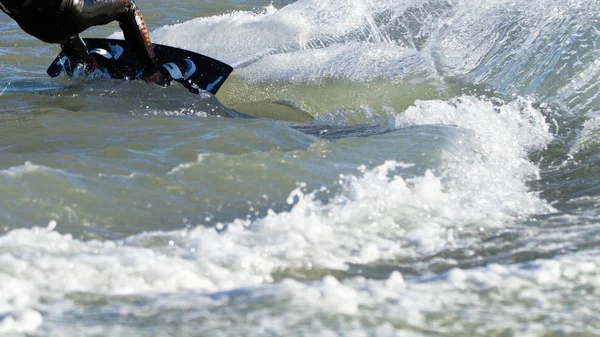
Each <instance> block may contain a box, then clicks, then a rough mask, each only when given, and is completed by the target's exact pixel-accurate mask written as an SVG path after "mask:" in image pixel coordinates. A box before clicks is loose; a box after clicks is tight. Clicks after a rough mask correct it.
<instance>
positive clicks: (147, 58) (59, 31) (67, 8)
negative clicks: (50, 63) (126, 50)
mask: <svg viewBox="0 0 600 337" xmlns="http://www.w3.org/2000/svg"><path fill="white" fill-rule="evenodd" d="M0 9H2V11H3V12H5V13H6V14H8V16H10V17H11V18H12V19H14V20H15V21H16V22H17V23H18V24H19V26H20V27H21V28H22V29H23V30H24V31H25V32H26V33H28V34H29V35H32V36H34V37H36V38H38V39H40V40H41V41H43V42H46V43H58V44H60V47H61V49H62V51H63V53H64V54H65V55H66V56H67V57H68V58H69V60H71V62H73V63H74V64H78V65H81V66H83V67H84V68H85V70H86V71H87V72H90V73H91V72H93V71H94V70H95V69H96V68H97V64H96V61H95V60H94V58H93V57H92V56H91V55H90V54H88V52H87V48H86V46H85V43H84V42H83V40H82V39H81V38H80V37H79V34H80V33H81V32H83V31H85V30H86V29H88V28H90V27H92V26H101V25H105V24H108V23H110V22H112V21H118V22H119V27H120V28H121V30H122V31H123V35H124V37H125V41H127V43H128V44H129V46H130V47H131V49H132V50H133V52H134V53H135V55H136V57H137V59H138V61H139V63H140V66H141V67H142V69H143V70H142V75H141V77H142V79H144V80H145V81H146V82H150V83H160V82H161V78H162V76H161V73H160V72H159V67H158V65H157V62H156V56H155V55H154V51H153V50H152V45H151V43H150V37H149V36H148V29H147V28H146V23H145V22H144V19H143V18H142V14H141V13H140V10H139V8H138V7H137V5H136V4H135V2H134V1H133V0H0Z"/></svg>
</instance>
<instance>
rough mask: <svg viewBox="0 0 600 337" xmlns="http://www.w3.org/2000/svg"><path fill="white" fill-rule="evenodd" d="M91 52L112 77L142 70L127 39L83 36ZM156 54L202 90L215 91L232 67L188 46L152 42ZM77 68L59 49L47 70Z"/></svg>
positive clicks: (176, 76)
mask: <svg viewBox="0 0 600 337" xmlns="http://www.w3.org/2000/svg"><path fill="white" fill-rule="evenodd" d="M83 41H84V42H85V44H86V46H87V48H88V51H89V53H90V55H92V56H93V57H94V58H95V59H96V62H97V63H98V66H99V70H101V71H103V72H104V73H105V74H107V75H108V76H110V77H111V78H117V79H126V80H132V79H137V78H139V76H140V74H141V71H140V67H139V65H138V62H137V58H136V56H135V55H134V54H133V52H132V50H131V49H130V48H129V46H128V45H127V42H125V41H124V40H117V39H101V38H84V39H83ZM152 47H153V49H154V54H155V55H156V59H157V60H158V62H159V64H161V65H162V67H163V68H164V70H166V72H165V71H162V72H163V73H165V74H167V73H168V74H169V75H167V76H170V77H171V78H170V80H172V81H175V82H178V83H180V84H181V85H183V86H184V87H185V88H187V89H188V90H189V91H191V92H193V93H195V94H200V93H202V92H209V93H211V94H213V95H214V94H216V93H217V91H218V90H219V88H220V87H221V85H222V84H223V82H225V80H226V79H227V77H228V76H229V74H230V73H231V72H232V71H233V68H232V67H231V66H229V65H228V64H225V63H223V62H221V61H218V60H215V59H213V58H210V57H208V56H204V55H201V54H197V53H194V52H191V51H188V50H185V49H180V48H175V47H171V46H166V45H161V44H156V43H153V44H152ZM74 70H75V69H74V68H73V67H72V66H71V64H70V63H69V59H68V58H67V57H66V56H65V55H64V54H63V53H62V52H60V53H59V54H58V55H57V56H56V58H55V59H54V61H53V62H52V64H50V66H49V67H48V70H47V71H46V72H47V73H48V75H50V76H51V77H56V76H59V75H60V74H61V73H63V72H64V73H66V74H67V76H72V75H73V72H74Z"/></svg>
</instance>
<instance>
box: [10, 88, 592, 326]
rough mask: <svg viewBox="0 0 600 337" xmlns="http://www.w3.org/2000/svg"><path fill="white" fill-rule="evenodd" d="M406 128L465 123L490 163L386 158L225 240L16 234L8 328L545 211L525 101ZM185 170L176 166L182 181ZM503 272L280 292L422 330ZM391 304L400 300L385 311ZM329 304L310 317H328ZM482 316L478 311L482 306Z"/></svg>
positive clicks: (430, 109) (251, 280)
mask: <svg viewBox="0 0 600 337" xmlns="http://www.w3.org/2000/svg"><path fill="white" fill-rule="evenodd" d="M397 122H398V124H399V125H415V124H425V123H429V124H431V123H444V124H456V125H460V127H461V128H465V129H468V130H471V131H472V132H473V136H472V138H471V139H470V140H469V139H466V140H465V141H469V142H472V144H471V146H472V147H473V148H477V151H479V152H480V156H477V155H476V152H469V151H467V152H466V153H458V154H457V153H454V157H449V159H448V160H447V161H446V163H445V165H444V167H443V168H442V171H441V172H440V173H441V174H438V175H436V174H434V173H433V172H431V171H427V172H426V173H425V174H424V175H423V176H416V177H402V176H400V175H397V173H395V172H397V170H396V168H398V167H407V166H410V164H404V163H399V162H395V161H388V162H386V163H384V164H382V165H380V166H378V167H375V168H374V169H372V170H367V169H363V170H362V174H360V175H357V176H346V177H344V179H342V180H341V184H342V190H341V192H340V193H339V194H338V195H337V196H336V197H335V198H333V199H332V200H331V201H330V202H328V203H322V202H320V201H318V200H317V198H315V197H314V193H318V191H315V192H314V193H307V192H304V191H303V190H302V189H301V188H300V187H299V188H298V189H296V190H294V191H292V192H291V193H290V196H289V198H288V202H289V203H290V204H292V205H293V207H292V208H291V210H290V211H287V212H280V213H275V212H272V211H271V212H269V214H268V215H266V216H265V217H264V218H261V219H258V220H255V221H251V220H245V219H239V220H235V221H233V222H231V223H226V224H219V225H218V226H217V229H220V230H215V228H206V227H204V226H198V227H196V228H193V229H191V230H179V231H173V232H151V233H142V234H138V235H135V236H131V237H129V238H127V239H126V240H124V241H122V242H113V241H80V240H76V239H73V238H72V237H71V235H68V234H59V233H57V232H56V231H53V230H52V229H53V228H57V229H59V230H60V223H56V224H55V223H53V226H51V227H49V228H45V229H16V230H12V231H9V232H8V233H6V234H5V235H3V236H1V237H0V265H1V266H2V268H1V270H2V272H1V273H0V277H1V278H2V280H3V282H2V284H3V285H7V286H5V287H2V288H0V305H1V307H2V312H5V314H4V316H3V317H4V318H3V319H2V320H1V321H0V322H1V324H2V326H3V328H4V329H7V330H11V331H20V330H19V329H35V327H37V326H39V325H40V324H41V323H40V321H41V318H40V317H39V313H40V311H39V310H38V309H37V307H38V306H39V305H40V303H41V302H40V301H41V300H42V298H45V299H47V298H52V301H54V302H56V303H59V302H62V301H64V298H65V296H67V295H68V294H71V293H74V292H84V293H88V292H89V293H94V294H99V295H103V294H104V295H140V294H157V293H179V292H189V291H200V292H208V293H211V292H219V291H227V290H234V289H240V288H248V287H261V285H263V284H269V283H271V282H272V281H273V273H274V272H276V271H278V270H284V269H289V268H291V269H296V268H300V269H306V270H310V269H312V268H327V269H332V270H335V269H338V270H346V269H347V268H348V266H349V264H352V263H353V264H370V263H373V262H377V261H383V260H395V259H397V258H402V257H415V256H419V255H421V254H431V253H434V252H436V251H440V250H443V249H448V248H449V247H455V248H458V247H461V246H463V245H465V244H467V243H465V242H464V241H459V240H457V239H456V238H455V237H454V232H455V231H456V230H461V229H467V230H470V229H475V230H477V229H479V228H481V227H483V228H485V227H499V226H504V225H506V223H507V222H510V221H512V219H515V218H517V217H522V216H525V217H526V216H529V215H530V214H535V213H536V212H546V211H548V210H549V206H547V205H546V204H545V203H544V202H543V201H542V200H540V199H539V198H538V197H537V196H536V195H535V194H534V193H532V192H530V191H529V190H528V189H527V187H526V185H525V182H526V180H527V179H531V178H535V176H536V169H535V166H533V164H531V163H530V162H528V161H527V158H526V157H527V154H528V151H532V150H535V149H537V148H540V147H543V146H545V143H546V142H547V141H548V140H549V139H550V136H549V135H548V134H547V126H546V125H545V123H544V122H543V120H542V119H541V116H540V115H539V112H537V111H536V110H535V109H533V108H532V107H531V106H530V105H529V104H527V103H526V102H524V101H520V102H514V103H507V104H497V105H494V104H492V103H491V102H489V101H487V100H483V99H476V98H472V97H463V98H461V99H457V100H453V101H451V102H443V101H430V102H418V103H417V104H416V106H415V107H413V108H411V109H409V110H408V111H406V113H405V114H404V115H401V116H399V117H398V120H397ZM457 155H458V157H456V156H457ZM189 167H191V166H189V165H182V166H179V167H178V168H177V169H175V170H174V171H173V172H172V173H177V172H179V171H182V170H186V169H189ZM586 266H588V265H586ZM590 266H591V265H590ZM546 267H547V268H546ZM550 267H551V266H549V265H548V266H546V264H545V263H542V267H540V270H539V272H535V273H534V271H532V270H528V269H525V270H522V269H519V268H517V269H518V272H524V273H525V274H526V275H529V276H527V277H529V278H531V280H530V281H527V282H534V283H537V284H544V285H547V284H549V283H550V284H552V283H555V282H558V281H557V279H560V277H561V276H560V275H562V274H561V273H560V272H558V274H557V273H556V272H553V269H552V268H550ZM567 267H568V265H566V266H565V268H567ZM588 267H589V266H588ZM499 268H500V269H502V268H504V267H494V266H490V267H487V268H486V269H484V271H483V272H478V271H460V270H458V271H453V272H451V273H449V274H448V280H447V281H438V282H437V283H436V282H433V283H431V282H425V283H415V284H412V285H409V286H408V287H407V288H406V289H408V290H402V289H405V288H404V287H406V285H405V282H404V281H402V278H401V277H400V275H397V274H394V275H392V277H391V278H390V280H389V281H387V283H384V284H388V283H389V287H391V288H388V286H387V285H386V286H385V287H383V288H382V290H377V289H379V288H381V284H379V283H378V282H375V281H367V280H363V279H358V280H353V281H347V282H346V281H345V282H343V283H339V282H338V281H336V280H335V279H333V278H332V277H326V278H325V279H324V280H323V281H322V282H317V283H315V284H301V283H298V282H293V281H286V282H284V283H282V284H280V285H278V286H277V287H275V288H274V289H275V290H273V291H275V292H290V293H291V294H292V295H293V296H294V298H295V299H294V301H295V302H297V304H295V305H298V306H306V305H308V307H309V308H310V305H311V303H319V305H320V306H325V307H326V308H327V310H328V312H333V313H339V314H344V315H350V316H353V315H359V314H360V309H359V308H362V307H364V306H373V307H375V306H378V305H380V304H381V303H391V304H388V305H384V308H382V309H380V310H382V312H381V314H382V315H384V316H385V315H390V316H389V317H390V318H393V319H395V320H401V321H403V320H404V319H406V320H407V321H406V323H408V324H412V325H417V326H419V325H424V324H426V322H427V314H426V313H427V312H431V311H433V312H443V310H444V308H449V307H457V306H461V305H462V304H461V303H462V302H460V303H457V302H456V301H459V297H456V296H455V297H452V296H450V295H448V294H452V293H456V292H457V291H459V290H457V289H466V286H464V284H465V282H474V284H479V283H478V282H494V283H493V286H494V287H498V288H499V289H500V290H498V291H504V289H505V286H503V285H502V284H503V282H501V281H500V280H502V277H504V276H502V275H505V272H502V273H497V271H498V270H500V269H499ZM586 268H587V267H586ZM588 269H590V268H588ZM588 269H586V270H588ZM592 269H594V268H592ZM594 270H595V269H594ZM481 273H483V274H481ZM509 274H510V273H509ZM478 275H480V276H478ZM511 277H512V276H511ZM478 278H482V279H481V280H479V279H478ZM521 278H523V277H521ZM521 278H517V279H516V280H514V282H513V281H511V282H509V284H516V286H519V284H521V283H523V282H525V281H523V280H521ZM471 280H473V281H471ZM508 280H513V279H512V278H510V279H508ZM10 284H19V286H18V287H16V288H15V287H13V286H9V285H10ZM461 284H462V285H461ZM561 286H562V285H561ZM394 289H395V290H394ZM444 289H445V291H447V293H444V292H442V290H444ZM528 289H529V290H532V291H533V290H535V287H530V288H526V289H525V290H528ZM525 290H523V291H525ZM432 291H433V292H432ZM301 293H302V294H303V295H302V296H300V294H301ZM399 294H404V295H403V296H400V295H399ZM425 294H430V295H425ZM442 294H446V295H443V296H442ZM386 296H388V297H389V296H391V298H392V299H393V301H392V302H381V299H383V298H386ZM471 296H472V297H473V298H475V299H477V298H478V297H477V296H479V295H477V294H475V293H473V294H472V295H471ZM371 297H372V298H371ZM461 298H462V299H460V301H463V300H466V299H467V298H468V297H461ZM486 300H493V299H489V298H486ZM307 301H308V302H307ZM295 302H294V303H295ZM340 303H344V305H341V304H340ZM378 303H379V304H378ZM394 303H395V304H394ZM319 308H320V307H319ZM319 308H317V307H316V306H315V307H314V308H311V310H315V311H319V312H320V310H322V309H319ZM473 310H475V314H480V313H479V312H477V310H481V308H479V309H473ZM42 312H43V311H42ZM391 312H397V313H403V314H392V313H391ZM36 313H37V314H36ZM402 317H404V318H402Z"/></svg>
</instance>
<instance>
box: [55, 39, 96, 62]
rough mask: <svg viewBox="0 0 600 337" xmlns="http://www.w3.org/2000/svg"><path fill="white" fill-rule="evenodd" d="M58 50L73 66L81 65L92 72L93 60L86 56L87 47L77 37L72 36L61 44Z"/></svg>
mask: <svg viewBox="0 0 600 337" xmlns="http://www.w3.org/2000/svg"><path fill="white" fill-rule="evenodd" d="M60 48H61V49H62V51H63V53H65V55H66V56H67V57H68V58H69V60H71V62H73V63H74V64H81V65H83V66H85V67H86V69H87V70H92V68H93V64H94V59H93V58H92V56H91V55H90V54H88V51H87V47H86V46H85V43H84V42H83V41H82V40H81V38H80V37H79V35H75V36H72V37H70V38H68V39H67V40H65V41H63V42H61V43H60Z"/></svg>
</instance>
